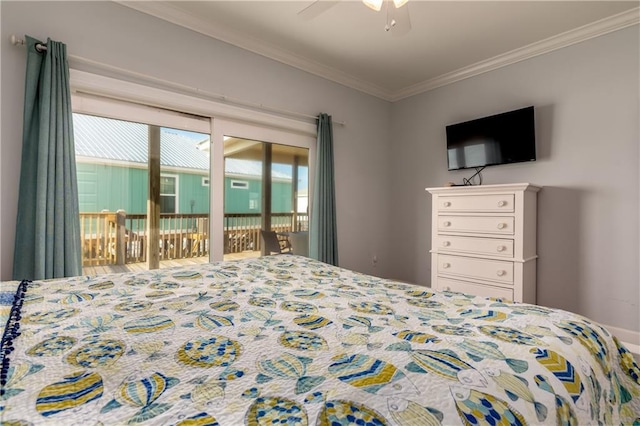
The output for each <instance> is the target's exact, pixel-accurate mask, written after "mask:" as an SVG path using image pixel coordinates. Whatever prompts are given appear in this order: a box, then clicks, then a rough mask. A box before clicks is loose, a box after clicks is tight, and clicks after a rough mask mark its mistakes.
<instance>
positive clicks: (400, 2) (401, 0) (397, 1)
mask: <svg viewBox="0 0 640 426" xmlns="http://www.w3.org/2000/svg"><path fill="white" fill-rule="evenodd" d="M408 1H409V0H393V4H394V5H395V6H396V9H400V8H401V7H402V6H404V5H405V4H407V2H408Z"/></svg>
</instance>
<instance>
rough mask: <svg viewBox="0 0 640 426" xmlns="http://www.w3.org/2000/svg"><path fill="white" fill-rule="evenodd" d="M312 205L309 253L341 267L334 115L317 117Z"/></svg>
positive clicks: (313, 256) (312, 256) (322, 260)
mask: <svg viewBox="0 0 640 426" xmlns="http://www.w3.org/2000/svg"><path fill="white" fill-rule="evenodd" d="M316 156H317V161H316V173H315V183H314V190H313V200H312V202H313V204H312V207H311V220H310V225H309V226H310V232H309V256H310V257H311V258H313V259H317V260H319V261H321V262H325V263H329V264H331V265H335V266H338V232H337V224H336V195H335V180H334V170H333V125H332V122H331V116H330V115H327V114H320V115H319V116H318V141H317V154H316Z"/></svg>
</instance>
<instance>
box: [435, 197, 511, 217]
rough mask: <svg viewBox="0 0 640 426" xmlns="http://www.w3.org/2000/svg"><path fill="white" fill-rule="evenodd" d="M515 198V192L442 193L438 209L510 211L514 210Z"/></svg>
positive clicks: (481, 211)
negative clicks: (486, 193) (457, 194)
mask: <svg viewBox="0 0 640 426" xmlns="http://www.w3.org/2000/svg"><path fill="white" fill-rule="evenodd" d="M514 199H515V197H514V195H513V194H497V195H496V194H491V195H464V196H455V195H441V196H440V197H438V210H439V211H440V212H447V211H450V212H476V213H493V212H506V213H510V212H513V211H514Z"/></svg>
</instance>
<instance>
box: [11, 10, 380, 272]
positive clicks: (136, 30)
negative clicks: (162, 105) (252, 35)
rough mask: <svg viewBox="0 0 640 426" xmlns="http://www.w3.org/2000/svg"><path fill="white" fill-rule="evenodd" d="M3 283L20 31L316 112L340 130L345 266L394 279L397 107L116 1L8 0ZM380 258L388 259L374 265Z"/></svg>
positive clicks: (15, 149)
mask: <svg viewBox="0 0 640 426" xmlns="http://www.w3.org/2000/svg"><path fill="white" fill-rule="evenodd" d="M0 7H1V19H2V21H1V24H2V25H1V27H0V28H1V35H0V47H1V63H2V65H1V66H2V68H1V73H2V74H1V84H2V104H1V108H2V117H1V122H0V127H1V129H0V136H1V140H0V157H1V159H0V177H1V180H0V185H1V186H0V188H1V193H2V196H1V197H0V198H1V203H2V204H1V206H0V279H3V280H6V279H10V278H11V269H12V262H13V247H14V229H15V220H16V210H17V207H16V205H17V192H18V187H17V182H18V177H19V173H20V166H19V164H20V156H21V145H22V144H21V137H22V136H21V132H22V130H21V129H22V108H23V100H22V98H23V91H24V67H25V65H24V64H25V49H24V48H20V47H14V46H12V45H11V44H10V43H9V37H10V35H11V34H16V35H18V36H20V37H22V36H23V35H24V34H29V35H31V36H33V37H36V38H40V39H44V40H46V38H47V37H51V38H52V39H54V40H59V41H62V42H64V43H66V44H67V46H68V52H69V53H70V54H73V55H76V56H80V57H83V58H88V59H92V60H95V61H99V62H103V63H107V64H111V65H114V66H117V67H120V68H124V69H128V70H131V71H136V72H140V73H144V74H148V75H152V76H154V77H158V78H162V79H165V80H170V81H174V82H178V83H182V84H186V85H189V86H193V87H199V88H201V89H203V90H205V91H210V92H214V93H221V94H226V95H228V96H229V97H233V98H238V99H242V100H244V101H247V102H252V103H255V104H265V105H268V106H272V107H276V108H283V109H286V110H291V111H298V112H300V113H304V114H311V115H316V114H318V113H319V112H327V113H329V114H331V115H332V116H333V118H334V120H337V121H345V122H346V123H347V125H346V126H344V127H342V126H338V125H336V126H334V145H335V146H334V150H335V167H336V182H337V188H336V191H337V194H336V197H337V205H338V213H337V215H338V217H337V221H338V232H339V234H340V239H339V247H338V251H339V255H340V264H341V265H342V266H345V267H348V268H351V269H355V270H358V271H362V272H366V273H374V274H380V275H385V274H386V271H385V268H386V266H387V265H388V260H387V259H388V256H387V253H388V250H389V244H388V233H389V231H388V229H387V223H388V222H389V207H388V205H389V204H388V203H387V201H388V200H387V194H388V193H389V181H390V177H389V175H390V172H389V166H390V164H389V162H388V157H389V153H388V151H387V149H388V142H387V141H388V140H389V136H390V133H389V131H390V128H391V125H390V104H389V103H388V102H385V101H382V100H380V99H377V98H374V97H372V96H369V95H365V94H362V93H361V92H358V91H355V90H352V89H348V88H346V87H344V86H341V85H338V84H335V83H332V82H329V81H327V80H324V79H322V78H318V77H316V76H313V75H311V74H308V73H306V72H303V71H299V70H297V69H294V68H292V67H289V66H285V65H283V64H281V63H278V62H275V61H272V60H269V59H267V58H264V57H262V56H258V55H255V54H253V53H250V52H247V51H245V50H242V49H239V48H236V47H234V46H231V45H228V44H226V43H223V42H219V41H217V40H213V39H211V38H209V37H205V36H203V35H200V34H197V33H195V32H192V31H189V30H187V29H184V28H182V27H178V26H175V25H173V24H170V23H167V22H165V21H161V20H159V19H156V18H153V17H151V16H148V15H144V14H142V13H139V12H136V11H134V10H132V9H129V8H127V7H124V6H121V5H118V4H116V3H112V2H7V1H2V2H0ZM372 254H377V256H378V259H379V262H378V265H377V266H376V267H375V268H374V267H373V265H372V262H371V256H372Z"/></svg>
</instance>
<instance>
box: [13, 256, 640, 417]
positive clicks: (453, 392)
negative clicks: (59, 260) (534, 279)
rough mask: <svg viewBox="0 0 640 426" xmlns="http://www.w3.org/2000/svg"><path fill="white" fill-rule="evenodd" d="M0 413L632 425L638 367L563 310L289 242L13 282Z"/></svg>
mask: <svg viewBox="0 0 640 426" xmlns="http://www.w3.org/2000/svg"><path fill="white" fill-rule="evenodd" d="M0 315H1V316H2V320H1V323H2V324H3V325H4V328H3V330H2V331H3V340H2V346H3V347H2V358H3V359H2V377H1V379H2V387H1V391H0V393H1V394H2V395H1V396H0V420H1V422H0V423H2V424H7V425H10V424H11V425H13V424H16V425H18V424H20V425H26V424H38V425H39V424H43V425H45V424H52V425H61V424H70V425H71V424H73V425H111V424H118V425H120V424H141V425H165V424H166V425H241V424H247V425H262V424H290V425H308V424H313V425H343V424H354V425H355V424H358V425H382V424H389V425H438V424H445V425H450V424H451V425H453V424H554V423H557V424H567V425H569V424H620V423H623V424H640V368H639V367H638V365H637V364H636V362H635V361H634V359H633V357H632V356H631V354H630V353H629V352H628V351H627V350H626V349H625V348H624V346H623V345H622V344H621V343H620V342H619V341H618V340H617V339H616V338H615V337H614V336H613V335H611V333H609V332H608V331H607V330H606V329H605V328H603V327H602V326H600V325H599V324H597V323H596V322H594V321H591V320H589V319H587V318H584V317H581V316H578V315H575V314H572V313H569V312H565V311H562V310H557V309H550V308H546V307H542V306H535V305H528V304H514V303H510V302H509V301H506V300H499V299H485V298H480V297H474V296H470V295H465V294H461V293H449V292H435V291H432V290H430V289H428V288H425V287H419V286H414V285H410V284H406V283H402V282H398V281H392V280H385V279H381V278H376V277H372V276H368V275H363V274H360V273H356V272H353V271H349V270H346V269H341V268H337V267H333V266H329V265H327V264H324V263H321V262H317V261H314V260H311V259H308V258H304V257H300V256H295V255H278V256H266V257H262V258H259V259H251V260H240V261H230V262H219V263H212V264H205V265H197V266H189V267H186V268H179V269H166V270H156V271H148V272H141V273H126V274H116V275H103V276H93V277H92V276H83V277H75V278H69V279H61V280H50V281H35V282H26V281H25V282H22V283H18V282H5V283H2V291H1V292H0Z"/></svg>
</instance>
